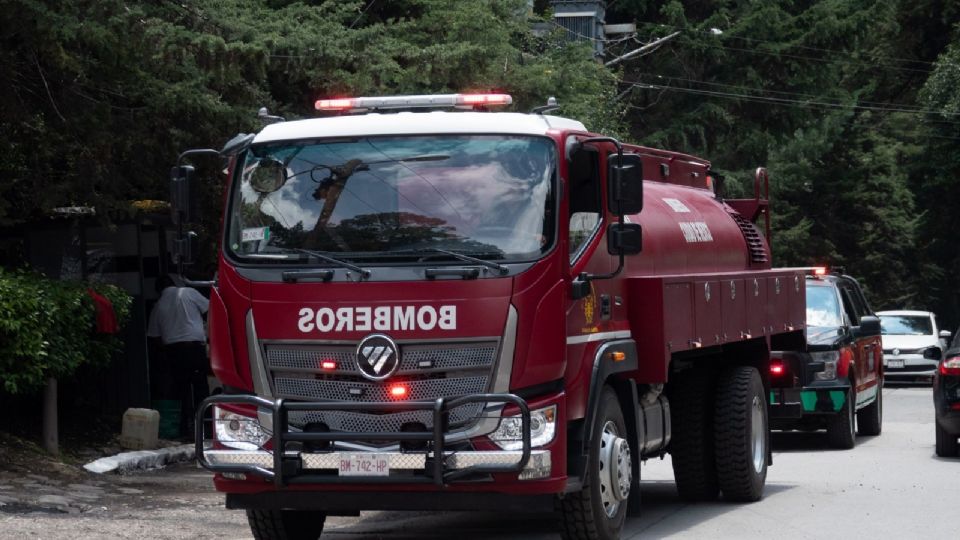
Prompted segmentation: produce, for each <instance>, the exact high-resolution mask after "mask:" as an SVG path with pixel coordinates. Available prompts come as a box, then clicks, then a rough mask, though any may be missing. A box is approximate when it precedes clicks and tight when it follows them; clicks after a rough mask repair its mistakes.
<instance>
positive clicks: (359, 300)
mask: <svg viewBox="0 0 960 540" xmlns="http://www.w3.org/2000/svg"><path fill="white" fill-rule="evenodd" d="M510 104H511V98H510V96H508V95H503V94H492V95H491V94H484V95H464V94H454V95H442V96H398V97H381V98H351V99H334V100H321V101H319V102H317V108H318V109H320V110H321V111H324V112H327V113H333V114H329V115H327V116H325V117H322V118H316V119H310V120H302V121H293V122H276V123H273V124H270V125H267V126H266V127H265V128H264V129H262V130H261V131H260V132H259V133H256V134H253V135H240V136H238V137H236V138H234V139H233V140H232V141H230V142H229V143H228V144H227V145H226V146H225V147H224V149H223V150H221V151H212V150H200V151H188V152H185V153H184V154H183V155H182V156H181V162H180V163H179V164H178V166H177V167H176V168H175V169H174V171H173V175H172V193H173V195H174V197H173V198H174V205H173V206H174V212H175V215H176V219H177V220H178V222H179V223H181V224H182V225H185V224H188V223H189V222H190V211H189V209H190V205H191V200H190V196H189V192H190V190H191V186H192V185H194V184H195V179H194V173H193V169H192V167H190V166H188V165H184V162H185V161H186V159H187V158H190V157H191V156H196V155H198V154H204V153H207V154H218V155H219V156H221V157H223V158H225V159H226V160H227V161H228V167H227V178H228V180H227V185H226V194H225V210H224V212H225V213H224V218H223V232H222V245H221V249H220V250H219V271H218V277H217V280H216V282H215V284H214V286H213V287H212V292H211V295H210V312H209V324H210V347H211V363H212V368H213V371H214V372H215V374H216V375H217V377H218V378H219V379H220V381H221V382H222V383H223V387H224V389H225V392H224V394H222V395H219V396H215V397H212V398H210V399H209V400H207V401H206V402H205V403H204V405H203V407H202V408H201V410H200V411H199V413H198V428H197V456H198V459H199V461H200V463H201V464H202V465H203V466H204V467H206V468H208V469H210V470H211V471H213V472H214V473H216V474H215V476H214V484H215V486H216V489H217V490H219V491H221V492H223V493H225V494H226V505H227V507H228V508H234V509H245V510H246V511H247V515H248V516H249V521H250V526H251V528H252V531H253V533H254V536H256V537H257V538H316V537H318V536H319V535H320V533H321V531H322V529H323V524H324V520H325V517H326V516H329V515H357V514H358V512H359V511H362V510H417V509H419V510H425V509H426V510H468V509H470V510H473V509H480V510H497V511H536V512H542V511H556V512H557V515H558V519H559V521H560V523H561V529H562V531H563V535H564V537H566V538H601V539H612V538H617V537H618V536H619V532H620V529H621V527H622V525H623V523H624V520H625V517H626V515H627V512H628V507H630V509H632V511H636V510H637V509H638V504H637V503H638V501H639V487H640V484H639V480H640V462H641V460H644V459H647V458H651V457H660V456H663V455H664V454H666V453H669V454H671V456H672V463H673V469H674V472H675V477H676V483H677V487H678V490H679V492H680V494H681V496H682V497H684V498H685V499H688V500H709V499H714V498H716V497H717V496H718V495H719V494H721V493H722V494H723V496H724V498H726V499H728V500H733V501H755V500H757V499H759V498H760V497H761V495H762V491H763V487H764V482H765V478H766V471H767V466H768V465H769V464H770V463H771V453H770V449H769V445H768V424H767V400H766V397H765V396H766V395H767V394H768V393H769V390H770V383H769V374H768V371H769V351H771V350H781V351H782V350H794V349H798V348H802V347H803V339H804V338H803V329H804V307H805V288H804V277H803V272H802V271H800V270H773V269H771V267H770V266H771V265H770V250H769V246H768V244H767V241H766V238H769V214H768V210H767V200H766V199H767V196H766V192H767V189H768V182H767V177H766V173H765V172H764V171H763V169H758V171H757V175H756V178H755V197H754V198H753V199H744V200H725V199H724V198H723V197H722V190H721V189H720V187H721V184H722V178H721V177H720V176H719V175H717V174H715V173H714V172H712V171H711V170H710V163H709V162H707V161H705V160H703V159H700V158H697V157H693V156H689V155H684V154H680V153H676V152H668V151H664V150H657V149H653V148H646V147H643V146H637V145H631V144H624V143H621V142H619V141H617V140H616V139H614V138H612V137H608V136H603V135H600V134H596V133H591V132H590V131H588V130H587V129H586V128H585V127H584V125H583V124H581V123H580V122H577V121H574V120H570V119H566V118H561V117H558V116H553V115H550V114H549V112H551V109H553V108H555V107H550V106H547V107H541V108H538V109H535V110H534V111H533V112H531V113H529V114H526V113H513V112H491V109H495V108H496V107H498V106H503V105H510ZM445 109H446V110H445ZM763 221H766V224H765V225H766V229H767V230H766V235H764V234H762V231H761V227H762V225H758V224H760V223H762V222H763ZM641 236H642V238H641ZM189 238H190V237H189V235H182V236H181V239H180V240H178V242H177V246H179V247H178V250H179V252H180V255H181V256H182V257H184V258H186V257H188V252H189V251H190V249H189V242H190V241H189ZM641 248H642V249H641ZM208 417H209V418H212V424H213V425H212V428H207V429H205V428H204V425H203V422H202V421H203V419H204V418H208ZM207 425H208V426H209V425H210V423H208V424H207Z"/></svg>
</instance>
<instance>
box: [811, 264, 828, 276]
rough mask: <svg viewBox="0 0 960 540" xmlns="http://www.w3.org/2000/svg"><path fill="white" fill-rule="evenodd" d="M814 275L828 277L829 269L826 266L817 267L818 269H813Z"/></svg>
mask: <svg viewBox="0 0 960 540" xmlns="http://www.w3.org/2000/svg"><path fill="white" fill-rule="evenodd" d="M813 275H815V276H825V275H827V267H826V266H817V267H816V268H814V269H813Z"/></svg>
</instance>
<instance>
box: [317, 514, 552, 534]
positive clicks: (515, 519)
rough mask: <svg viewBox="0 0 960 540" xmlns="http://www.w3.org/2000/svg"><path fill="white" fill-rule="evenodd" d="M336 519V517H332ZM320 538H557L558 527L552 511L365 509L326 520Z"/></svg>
mask: <svg viewBox="0 0 960 540" xmlns="http://www.w3.org/2000/svg"><path fill="white" fill-rule="evenodd" d="M334 519H335V518H334ZM327 523H328V525H327V527H326V528H325V529H324V533H323V538H336V539H338V540H360V539H366V540H369V539H374V538H375V539H390V540H416V539H421V538H422V539H434V538H436V539H439V538H443V539H456V540H485V539H491V540H492V539H505V538H518V539H519V538H524V539H527V538H529V539H531V540H556V539H557V538H559V529H558V527H557V522H556V518H555V517H554V515H553V514H521V513H508V512H503V513H497V512H364V513H363V514H361V517H360V519H359V520H355V521H353V522H352V523H350V524H349V525H345V526H339V527H338V526H336V524H335V522H333V523H331V520H328V522H327Z"/></svg>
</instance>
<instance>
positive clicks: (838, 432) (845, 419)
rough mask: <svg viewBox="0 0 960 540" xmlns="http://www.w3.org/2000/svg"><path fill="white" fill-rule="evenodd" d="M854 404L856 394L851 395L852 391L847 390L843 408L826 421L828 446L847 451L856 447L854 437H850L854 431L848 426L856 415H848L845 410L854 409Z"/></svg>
mask: <svg viewBox="0 0 960 540" xmlns="http://www.w3.org/2000/svg"><path fill="white" fill-rule="evenodd" d="M855 403H856V394H854V393H853V390H852V389H851V390H847V394H846V397H845V399H844V401H843V408H842V409H840V410H839V411H838V412H837V414H836V415H834V416H833V417H831V418H830V419H829V420H828V421H827V440H828V441H829V442H830V446H832V447H834V448H839V449H841V450H849V449H851V448H853V447H854V446H855V445H856V442H857V441H856V437H855V436H854V435H852V433H853V432H854V431H853V430H852V429H851V426H850V422H851V421H852V420H853V417H854V416H856V415H850V414H848V412H847V408H850V407H856V405H855Z"/></svg>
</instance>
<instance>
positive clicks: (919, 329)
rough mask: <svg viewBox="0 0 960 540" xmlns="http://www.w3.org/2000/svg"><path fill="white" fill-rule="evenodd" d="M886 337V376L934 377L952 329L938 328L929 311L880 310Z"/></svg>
mask: <svg viewBox="0 0 960 540" xmlns="http://www.w3.org/2000/svg"><path fill="white" fill-rule="evenodd" d="M877 315H878V316H879V317H880V328H881V338H882V340H883V367H884V370H883V371H884V379H885V380H888V381H923V382H930V381H932V380H933V374H934V373H935V372H936V370H937V363H938V362H939V361H940V358H942V357H943V351H944V349H945V347H946V342H947V340H948V339H949V338H950V332H948V331H946V330H943V331H941V330H939V329H938V327H937V316H936V315H934V314H933V313H931V312H929V311H878V312H877Z"/></svg>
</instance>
